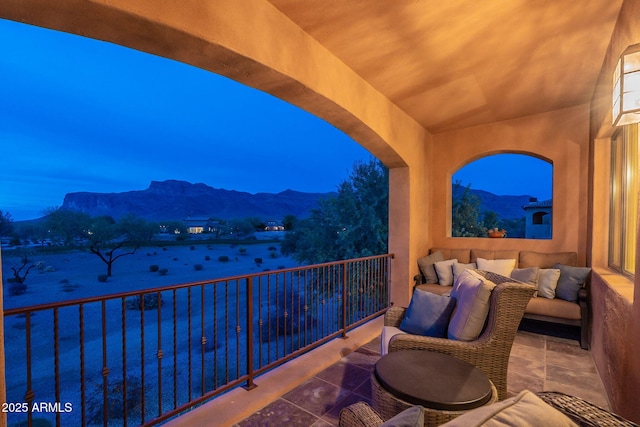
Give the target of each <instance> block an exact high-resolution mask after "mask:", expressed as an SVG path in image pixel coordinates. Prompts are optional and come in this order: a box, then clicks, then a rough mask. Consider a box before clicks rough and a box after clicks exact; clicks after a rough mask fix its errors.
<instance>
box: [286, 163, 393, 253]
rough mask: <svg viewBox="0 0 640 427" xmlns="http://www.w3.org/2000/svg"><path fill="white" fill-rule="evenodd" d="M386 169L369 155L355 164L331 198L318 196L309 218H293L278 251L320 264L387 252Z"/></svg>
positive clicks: (387, 193)
mask: <svg viewBox="0 0 640 427" xmlns="http://www.w3.org/2000/svg"><path fill="white" fill-rule="evenodd" d="M388 201H389V173H388V170H387V168H386V167H385V166H384V165H383V164H382V163H380V162H379V161H377V160H375V159H371V160H370V161H369V162H356V163H355V164H354V166H353V171H352V173H351V175H350V176H349V178H348V179H347V180H345V181H344V182H342V183H341V184H340V185H339V186H338V192H337V194H336V195H335V196H329V197H327V198H325V199H322V200H320V202H319V204H318V208H317V209H314V210H313V211H312V212H311V216H310V217H309V218H306V219H303V220H299V221H296V222H295V228H294V230H293V231H290V232H288V233H287V234H286V235H285V238H284V241H283V243H282V253H283V254H285V255H292V256H293V257H294V258H295V259H296V260H297V261H298V262H301V263H310V264H314V263H321V262H329V261H337V260H344V259H351V258H359V257H363V256H369V255H377V254H382V253H386V252H387V250H388V249H387V248H388V245H387V238H388V233H389V226H388V223H389V219H388V218H389V216H388Z"/></svg>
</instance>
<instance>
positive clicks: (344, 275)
mask: <svg viewBox="0 0 640 427" xmlns="http://www.w3.org/2000/svg"><path fill="white" fill-rule="evenodd" d="M342 338H343V339H346V338H347V263H346V261H345V262H343V263H342Z"/></svg>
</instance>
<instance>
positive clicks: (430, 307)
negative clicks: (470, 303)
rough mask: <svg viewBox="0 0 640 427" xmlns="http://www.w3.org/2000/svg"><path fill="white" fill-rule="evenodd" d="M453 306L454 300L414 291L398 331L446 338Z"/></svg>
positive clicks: (444, 296) (418, 290)
mask: <svg viewBox="0 0 640 427" xmlns="http://www.w3.org/2000/svg"><path fill="white" fill-rule="evenodd" d="M455 305H456V300H455V298H450V297H449V296H446V295H437V294H434V293H431V292H427V291H422V290H420V289H416V290H415V291H413V297H411V302H410V303H409V308H408V309H407V312H406V313H405V316H404V319H402V323H400V329H401V330H402V331H404V332H407V333H409V334H414V335H425V336H429V337H439V338H443V337H446V336H447V326H448V325H449V318H450V317H451V312H452V311H453V308H454V307H455Z"/></svg>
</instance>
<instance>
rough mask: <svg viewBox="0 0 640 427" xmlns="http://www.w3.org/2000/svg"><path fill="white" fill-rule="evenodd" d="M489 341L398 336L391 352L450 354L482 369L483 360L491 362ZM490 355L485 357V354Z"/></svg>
mask: <svg viewBox="0 0 640 427" xmlns="http://www.w3.org/2000/svg"><path fill="white" fill-rule="evenodd" d="M488 344H489V343H488V342H487V340H483V339H479V340H475V341H457V340H450V339H446V338H435V337H427V336H422V335H412V334H398V335H395V336H393V337H392V338H391V340H390V342H389V352H393V351H402V350H425V351H435V352H438V353H444V354H448V355H450V356H454V357H456V358H458V359H460V360H464V361H465V362H467V363H471V364H472V365H474V366H478V367H481V366H479V365H482V360H483V359H487V361H488V362H491V359H492V358H493V356H494V355H491V354H490V353H491V346H489V345H488ZM485 350H486V353H489V354H488V355H485V354H483V353H485Z"/></svg>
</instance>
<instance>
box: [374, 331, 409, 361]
mask: <svg viewBox="0 0 640 427" xmlns="http://www.w3.org/2000/svg"><path fill="white" fill-rule="evenodd" d="M400 334H406V332H404V331H403V330H401V329H400V328H396V327H395V326H383V327H382V333H381V334H380V356H384V355H385V354H387V353H388V352H389V341H391V338H393V337H395V336H396V335H400Z"/></svg>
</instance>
